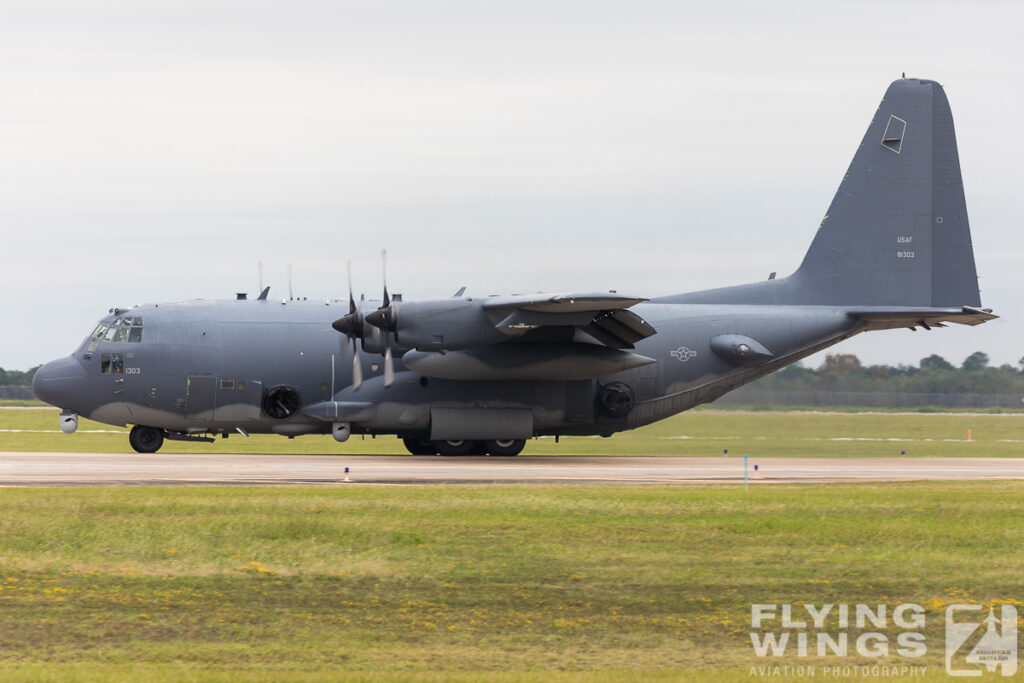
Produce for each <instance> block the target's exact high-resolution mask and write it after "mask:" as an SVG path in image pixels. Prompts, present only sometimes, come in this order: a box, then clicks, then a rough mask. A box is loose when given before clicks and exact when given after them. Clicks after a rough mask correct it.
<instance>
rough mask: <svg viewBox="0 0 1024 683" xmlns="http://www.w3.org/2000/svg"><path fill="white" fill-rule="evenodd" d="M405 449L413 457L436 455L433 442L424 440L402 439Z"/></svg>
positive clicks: (435, 447)
mask: <svg viewBox="0 0 1024 683" xmlns="http://www.w3.org/2000/svg"><path fill="white" fill-rule="evenodd" d="M402 443H404V444H405V449H406V450H407V451H409V452H410V453H412V454H413V455H437V446H436V445H435V444H434V442H433V441H426V440H424V439H402Z"/></svg>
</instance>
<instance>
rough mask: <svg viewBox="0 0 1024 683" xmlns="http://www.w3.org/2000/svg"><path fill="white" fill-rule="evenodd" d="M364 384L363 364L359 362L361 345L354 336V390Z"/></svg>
mask: <svg viewBox="0 0 1024 683" xmlns="http://www.w3.org/2000/svg"><path fill="white" fill-rule="evenodd" d="M362 385H363V365H362V363H360V362H359V346H358V342H356V339H355V337H353V338H352V391H356V390H358V389H359V387H361V386H362Z"/></svg>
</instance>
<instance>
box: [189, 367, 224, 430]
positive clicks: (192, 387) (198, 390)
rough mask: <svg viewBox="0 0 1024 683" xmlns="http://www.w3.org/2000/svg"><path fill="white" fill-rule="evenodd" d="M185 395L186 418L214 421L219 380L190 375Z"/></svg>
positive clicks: (206, 376)
mask: <svg viewBox="0 0 1024 683" xmlns="http://www.w3.org/2000/svg"><path fill="white" fill-rule="evenodd" d="M187 381H188V389H187V391H186V394H185V417H189V418H193V419H196V420H212V419H213V409H214V406H215V405H216V403H217V378H216V377H214V376H213V375H189V377H188V380H187Z"/></svg>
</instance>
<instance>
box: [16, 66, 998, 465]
mask: <svg viewBox="0 0 1024 683" xmlns="http://www.w3.org/2000/svg"><path fill="white" fill-rule="evenodd" d="M773 275H774V274H773ZM268 289H269V288H268ZM268 289H264V290H263V292H261V294H260V295H259V297H258V298H256V299H247V297H246V296H245V295H243V294H239V295H238V297H237V299H236V300H233V301H204V300H198V301H186V302H182V303H170V304H146V305H142V306H136V307H134V308H127V309H122V308H114V309H111V311H110V313H109V315H107V316H106V317H105V318H103V320H102V321H101V322H100V323H99V325H98V326H97V327H96V329H95V331H94V332H93V333H92V334H90V335H89V336H88V337H87V338H86V339H85V341H84V342H82V345H81V346H80V347H79V348H78V349H77V350H76V351H75V352H74V353H73V354H71V355H70V356H68V357H66V358H61V359H59V360H55V361H51V362H49V363H47V364H45V365H43V366H42V367H41V368H40V369H39V370H38V371H37V372H36V375H35V380H34V383H33V388H34V390H35V393H36V395H37V396H38V397H39V398H40V399H42V400H43V401H46V402H48V403H51V404H53V405H55V406H58V407H59V408H61V409H62V410H63V412H62V413H61V416H60V421H61V427H62V429H63V430H64V431H65V432H68V433H71V432H73V431H75V429H76V428H77V424H78V415H84V416H86V417H88V418H89V419H92V420H97V421H99V422H105V423H109V424H114V425H122V426H124V425H128V424H132V425H134V426H133V427H132V429H131V432H130V435H129V442H130V443H131V446H132V447H133V448H134V449H135V450H137V451H139V452H142V453H152V452H155V451H156V450H158V449H159V448H160V447H161V445H162V444H163V442H164V440H165V439H174V440H178V441H213V438H212V437H213V436H215V435H218V434H219V435H221V436H223V437H227V436H228V435H229V434H234V433H238V434H242V435H245V436H248V435H249V434H252V433H257V432H260V433H266V432H269V433H275V434H282V435H285V436H288V437H294V436H298V435H302V434H326V433H328V432H329V433H331V434H333V435H334V438H335V439H337V440H338V441H345V440H346V439H347V438H348V437H349V436H350V434H353V433H355V434H364V435H365V434H370V435H377V434H395V435H398V436H399V437H400V438H402V439H403V440H404V442H405V446H406V448H407V449H408V450H409V451H410V452H411V453H413V454H416V455H428V454H436V453H440V454H443V455H467V454H483V453H489V454H491V455H496V456H511V455H516V454H518V453H519V452H520V450H522V448H523V446H524V444H525V441H526V439H529V438H531V437H536V436H541V435H554V436H555V437H558V436H560V435H586V434H599V435H601V436H610V435H612V434H614V433H615V432H619V431H623V430H626V429H634V428H636V427H640V426H643V425H646V424H650V423H652V422H655V421H657V420H661V419H663V418H666V417H669V416H670V415H675V414H676V413H679V412H682V411H684V410H687V409H689V408H692V407H694V406H696V405H699V404H702V403H708V402H710V401H714V400H715V399H716V398H718V397H719V396H721V395H722V394H724V393H726V392H727V391H730V390H732V389H735V388H736V387H739V386H741V385H743V384H746V383H748V382H751V381H753V380H755V379H757V378H758V377H762V376H764V375H766V374H768V373H770V372H773V371H775V370H778V369H779V368H781V367H784V366H786V365H789V364H790V363H794V362H796V361H798V360H800V359H801V358H804V357H806V356H808V355H810V354H813V353H815V352H817V351H820V350H822V349H824V348H826V347H828V346H831V345H833V344H835V343H837V342H840V341H842V340H844V339H847V338H849V337H852V336H853V335H855V334H859V333H861V332H866V331H870V330H885V329H891V328H900V327H908V328H910V329H912V330H914V329H916V328H918V327H920V328H923V329H926V330H929V329H931V328H933V327H943V326H944V324H945V323H960V324H964V325H977V324H979V323H983V322H985V321H987V320H991V319H993V318H995V317H996V316H995V315H992V313H991V311H990V309H983V308H981V300H980V296H979V292H978V282H977V274H976V271H975V265H974V253H973V249H972V246H971V235H970V229H969V227H968V223H967V207H966V203H965V201H964V191H963V181H962V179H961V176H960V162H959V158H958V156H957V147H956V137H955V134H954V131H953V118H952V115H951V113H950V109H949V104H948V102H947V100H946V96H945V93H944V92H943V90H942V87H941V86H940V85H939V84H938V83H936V82H934V81H928V80H918V79H900V80H898V81H896V82H894V83H893V84H892V85H891V86H889V89H888V90H887V91H886V93H885V98H884V99H883V100H882V103H881V105H880V106H879V107H878V110H877V112H875V115H874V119H873V120H872V121H871V124H870V126H869V127H868V131H867V133H866V134H865V136H864V139H863V140H862V141H861V144H860V147H859V148H858V149H857V152H856V155H855V156H854V158H853V162H852V163H851V164H850V167H849V170H848V171H847V173H846V176H845V177H844V178H843V181H842V183H841V184H840V186H839V191H838V192H837V193H836V196H835V198H834V199H833V200H832V204H831V206H830V207H829V209H828V214H827V215H826V216H825V218H824V220H822V222H821V225H820V226H818V229H817V231H816V233H815V235H814V239H813V241H812V243H811V246H810V249H809V250H808V251H807V254H806V256H805V257H804V259H803V262H802V263H801V265H800V267H799V268H798V269H797V270H796V272H794V273H793V274H792V275H790V276H789V277H785V278H779V279H775V278H774V277H769V279H767V280H764V281H762V282H755V283H752V284H745V285H739V286H734V287H725V288H721V289H711V290H705V291H699V292H693V293H688V294H676V295H672V296H664V297H659V298H655V299H644V298H641V297H637V296H628V295H625V294H619V293H617V292H615V291H610V292H598V293H562V294H540V295H513V296H488V297H471V296H464V295H463V290H460V291H459V293H458V294H456V295H455V296H454V297H452V298H450V299H438V300H432V301H403V300H402V299H401V297H400V296H398V295H395V296H394V297H390V296H389V295H388V291H387V284H386V282H385V285H384V295H383V298H382V300H381V301H368V300H365V299H361V300H359V301H356V300H355V299H354V297H353V296H352V294H351V290H352V285H351V273H350V277H349V298H348V301H347V302H346V301H344V300H329V301H320V302H312V301H306V300H301V301H300V300H292V299H287V300H281V301H273V300H271V299H270V298H269V296H268ZM360 348H361V349H362V352H360Z"/></svg>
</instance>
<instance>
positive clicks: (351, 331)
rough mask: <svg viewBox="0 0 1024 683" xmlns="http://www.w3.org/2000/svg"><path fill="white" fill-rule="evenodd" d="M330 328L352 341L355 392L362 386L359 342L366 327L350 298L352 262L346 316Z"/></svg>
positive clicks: (352, 298)
mask: <svg viewBox="0 0 1024 683" xmlns="http://www.w3.org/2000/svg"><path fill="white" fill-rule="evenodd" d="M331 327H333V328H334V329H336V330H337V331H338V332H341V333H342V334H343V335H345V336H346V337H348V338H349V340H351V341H352V390H353V391H356V390H358V389H359V387H361V386H362V384H363V366H362V364H361V363H360V362H359V340H360V339H362V337H363V332H364V331H365V329H366V326H365V325H364V324H363V314H362V313H360V312H359V309H358V308H357V307H356V300H355V297H354V296H352V262H351V261H349V262H348V315H344V316H342V317H340V318H338V319H337V320H335V321H334V322H333V323H331Z"/></svg>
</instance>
